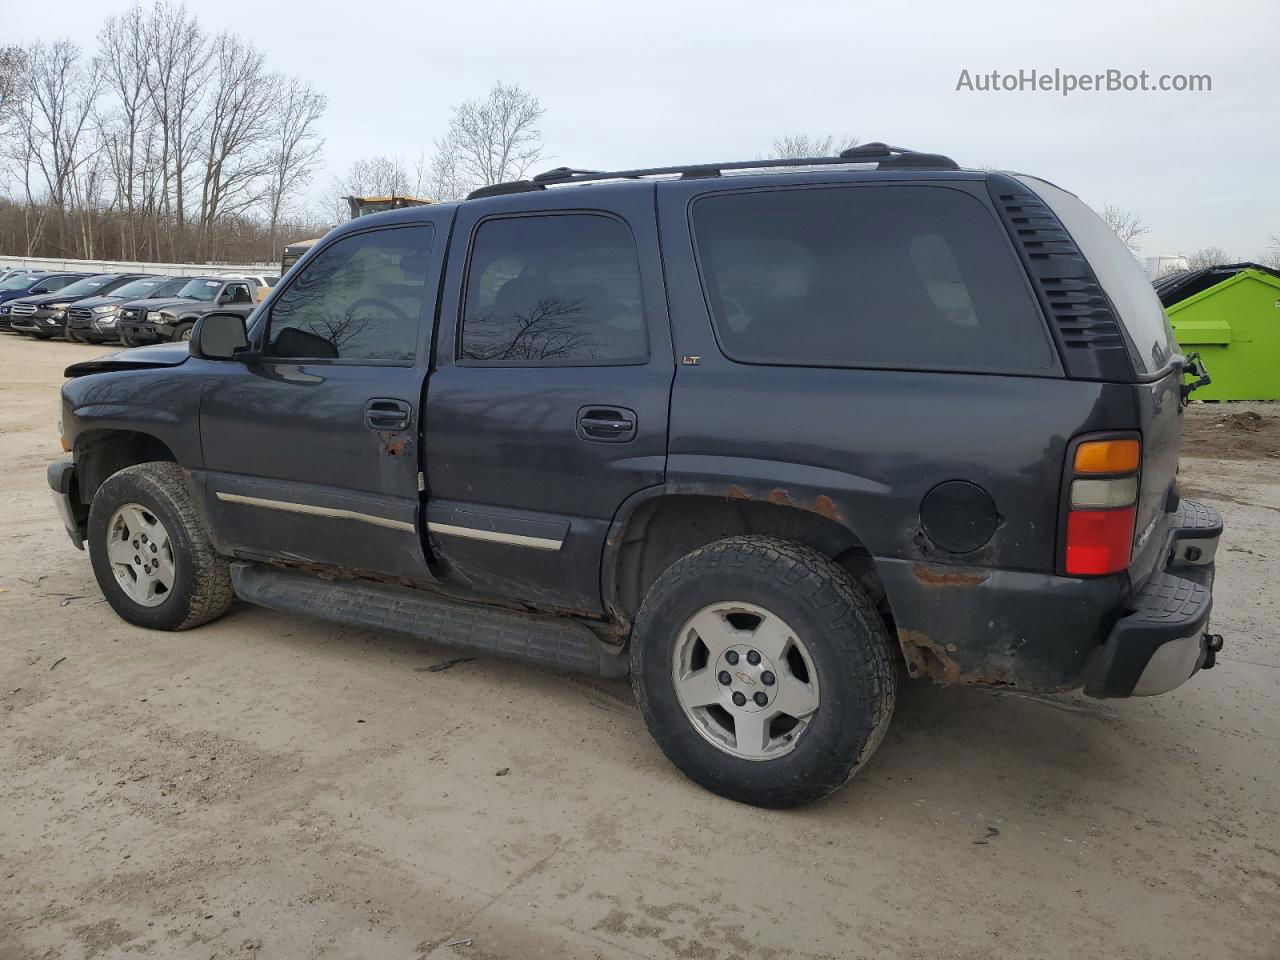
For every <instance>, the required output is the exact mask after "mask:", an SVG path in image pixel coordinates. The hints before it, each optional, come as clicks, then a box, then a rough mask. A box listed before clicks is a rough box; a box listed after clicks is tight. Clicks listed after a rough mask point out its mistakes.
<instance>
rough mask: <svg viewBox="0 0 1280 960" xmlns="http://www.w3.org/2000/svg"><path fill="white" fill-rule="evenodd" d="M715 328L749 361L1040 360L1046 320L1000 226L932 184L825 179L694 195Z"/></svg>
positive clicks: (1014, 364)
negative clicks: (823, 183)
mask: <svg viewBox="0 0 1280 960" xmlns="http://www.w3.org/2000/svg"><path fill="white" fill-rule="evenodd" d="M693 226H694V237H695V242H696V244H697V249H698V256H699V261H700V264H701V268H702V272H703V277H704V281H705V284H706V289H707V295H708V299H709V301H710V304H711V310H712V316H713V320H714V323H715V328H716V334H717V337H718V339H719V341H720V345H721V347H722V349H723V351H724V353H725V354H726V355H727V356H729V357H730V358H731V359H734V360H739V361H742V362H747V363H768V364H797V365H805V366H835V367H842V366H847V367H896V368H903V369H913V368H918V369H944V370H966V371H993V372H1018V373H1032V372H1043V371H1046V370H1049V369H1052V368H1053V367H1054V354H1053V351H1052V344H1051V341H1050V339H1049V335H1048V331H1047V330H1046V328H1045V324H1044V320H1043V317H1042V315H1041V312H1040V309H1039V307H1038V306H1037V304H1036V301H1035V300H1034V298H1033V297H1032V294H1031V291H1030V289H1029V287H1028V283H1027V280H1026V278H1025V276H1024V275H1023V271H1022V268H1021V266H1020V265H1019V263H1018V261H1017V259H1016V258H1015V256H1014V254H1013V251H1012V250H1011V249H1010V245H1009V241H1008V238H1007V236H1006V235H1005V234H1004V231H1003V228H1002V227H1001V226H1000V224H999V223H997V222H996V221H995V219H994V218H993V217H992V216H991V214H990V213H989V211H988V210H987V209H986V207H985V206H984V205H983V204H982V203H981V202H980V201H978V200H976V199H975V198H973V197H970V196H969V195H967V194H965V193H963V192H961V191H959V190H954V189H948V188H943V187H930V186H865V187H864V186H853V187H821V188H819V187H815V188H803V189H778V190H762V191H751V192H747V191H743V192H736V193H727V194H720V195H713V196H710V197H704V198H702V199H700V200H698V201H696V202H695V204H694V207H693Z"/></svg>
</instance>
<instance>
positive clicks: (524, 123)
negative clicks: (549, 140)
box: [427, 81, 546, 199]
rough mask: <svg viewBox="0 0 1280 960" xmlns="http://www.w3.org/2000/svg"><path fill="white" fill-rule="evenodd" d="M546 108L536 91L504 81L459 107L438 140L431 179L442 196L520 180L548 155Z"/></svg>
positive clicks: (429, 180)
mask: <svg viewBox="0 0 1280 960" xmlns="http://www.w3.org/2000/svg"><path fill="white" fill-rule="evenodd" d="M545 112H546V111H545V110H544V109H543V107H542V104H541V102H539V100H538V98H537V97H535V96H534V95H533V94H531V93H529V92H527V91H525V90H522V89H521V88H520V87H519V86H518V85H511V86H507V85H506V84H504V83H502V82H501V81H499V82H498V83H496V84H494V86H493V89H491V90H490V91H489V93H488V94H487V95H486V96H484V97H483V98H481V99H479V100H468V101H466V102H465V103H462V104H460V105H458V106H457V107H454V109H453V118H452V119H451V120H450V121H449V129H448V131H447V132H446V133H445V135H444V136H443V137H442V138H440V139H439V140H437V141H436V144H435V155H434V157H433V159H432V161H431V163H430V165H429V167H428V169H429V175H428V177H427V184H428V188H429V189H433V190H436V191H437V194H436V196H437V199H454V198H456V197H457V196H459V195H462V194H465V193H466V192H468V191H470V190H472V189H474V188H476V187H480V186H488V185H490V184H494V183H502V182H504V181H507V180H519V179H520V178H521V177H523V176H524V175H525V174H526V173H527V172H528V170H529V168H530V167H531V166H533V164H535V163H537V162H538V161H539V160H540V159H541V158H542V156H543V148H542V132H541V131H540V130H539V129H538V121H539V120H541V119H542V116H543V114H544V113H545Z"/></svg>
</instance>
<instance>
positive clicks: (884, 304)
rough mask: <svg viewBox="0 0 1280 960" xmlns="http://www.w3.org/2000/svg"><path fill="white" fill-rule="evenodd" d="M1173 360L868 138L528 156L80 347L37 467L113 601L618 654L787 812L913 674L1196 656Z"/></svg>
mask: <svg viewBox="0 0 1280 960" xmlns="http://www.w3.org/2000/svg"><path fill="white" fill-rule="evenodd" d="M730 173H732V174H733V175H726V174H730ZM1189 370H1192V371H1194V372H1195V373H1196V374H1197V376H1198V377H1199V379H1201V380H1202V379H1203V376H1202V371H1201V370H1200V369H1199V368H1198V367H1197V366H1196V364H1195V363H1194V362H1193V361H1189V360H1188V359H1187V358H1186V357H1184V356H1182V354H1181V353H1180V352H1179V350H1178V345H1177V343H1176V341H1175V340H1174V338H1173V336H1172V334H1171V331H1170V329H1169V325H1168V323H1167V321H1166V319H1165V316H1164V312H1163V311H1162V310H1161V308H1160V304H1159V301H1158V300H1157V299H1156V297H1155V293H1154V292H1153V290H1152V288H1151V285H1150V283H1149V282H1148V281H1147V279H1146V277H1145V276H1144V275H1143V272H1142V269H1141V268H1140V267H1139V266H1138V263H1137V261H1136V260H1135V259H1134V258H1133V256H1132V255H1131V254H1130V253H1129V252H1128V250H1127V249H1126V248H1125V247H1124V245H1123V244H1122V243H1121V242H1120V241H1119V240H1118V239H1117V238H1116V236H1115V234H1114V233H1113V232H1112V231H1111V230H1110V229H1108V227H1107V226H1106V224H1105V223H1104V222H1103V221H1102V220H1101V219H1100V218H1099V217H1098V216H1097V215H1096V214H1094V213H1093V212H1092V211H1091V210H1090V209H1089V208H1088V207H1086V206H1085V205H1084V204H1083V203H1082V202H1081V201H1080V200H1078V199H1077V198H1076V197H1075V196H1073V195H1072V194H1070V193H1067V192H1066V191H1064V190H1062V189H1060V188H1058V187H1056V186H1053V185H1052V184H1049V183H1047V182H1045V181H1043V180H1039V179H1036V178H1034V177H1028V176H1021V175H1018V176H1014V175H1011V174H1005V173H995V172H988V171H981V170H961V169H959V168H958V167H957V165H956V164H955V163H954V162H953V161H951V160H949V159H947V158H946V157H943V156H939V155H934V154H923V153H914V152H911V151H906V150H901V149H898V148H890V147H886V146H885V145H884V144H864V145H861V146H858V147H855V148H852V149H850V150H848V151H845V152H844V153H843V154H841V155H840V156H839V157H829V158H809V159H805V160H798V161H780V160H779V161H744V162H740V163H733V164H724V165H699V166H692V167H676V168H665V169H655V170H629V171H621V172H617V173H592V172H583V171H574V170H567V169H559V170H554V171H549V172H548V173H546V174H543V175H541V176H539V177H536V178H534V179H533V180H531V181H518V182H514V183H507V184H501V185H498V186H496V187H490V188H485V189H482V190H479V191H476V192H475V193H473V194H472V195H471V198H469V199H468V200H466V201H464V202H461V203H450V204H433V205H430V206H423V207H415V208H412V209H405V210H399V211H395V212H390V213H385V214H380V215H376V216H371V217H366V218H363V219H361V220H359V221H356V222H353V223H349V224H345V225H343V226H340V227H338V228H336V229H335V230H333V231H332V232H330V233H329V234H328V235H327V236H326V237H325V238H324V239H323V240H322V241H321V242H320V243H318V244H316V246H315V247H314V248H313V249H311V250H310V251H309V252H308V253H307V254H306V255H305V257H304V258H303V259H302V260H301V261H300V262H299V263H298V264H297V266H296V267H295V268H294V269H293V271H292V272H291V273H290V276H289V279H288V282H287V283H283V284H281V285H280V286H279V287H277V289H275V290H274V291H273V292H272V294H271V296H270V297H269V298H268V299H267V301H266V303H265V304H264V306H263V307H262V308H261V309H259V310H258V311H257V312H256V313H255V314H254V315H253V316H252V318H251V320H249V321H246V319H245V316H244V314H243V313H242V312H241V313H236V314H228V313H227V312H225V311H221V310H218V309H216V308H213V307H211V308H210V310H209V312H207V313H206V314H205V315H204V316H203V318H202V319H201V320H200V322H199V324H198V326H197V327H196V331H195V335H194V337H193V338H192V341H191V343H190V344H189V349H188V345H181V346H179V345H173V346H166V347H144V348H142V349H140V350H134V351H128V352H125V353H120V354H115V355H112V356H109V357H105V358H100V359H97V360H92V361H88V362H84V363H79V364H76V365H74V366H72V367H71V368H69V370H68V371H67V373H68V376H69V377H70V378H71V379H70V380H69V381H68V382H67V383H66V384H65V385H64V386H63V388H62V430H63V444H64V447H65V448H67V449H70V450H72V451H73V456H72V458H71V459H69V460H67V461H64V462H62V463H60V464H55V465H54V466H53V467H51V469H50V471H49V481H50V485H51V486H52V488H53V490H54V492H55V496H56V499H57V502H58V504H59V509H60V511H61V513H62V516H63V519H64V522H65V524H66V527H67V530H68V532H69V533H70V535H71V539H72V541H73V542H74V543H75V544H76V546H83V545H84V544H85V543H87V544H88V549H89V558H90V561H91V563H92V566H93V571H94V574H95V576H96V578H97V581H98V583H99V585H100V587H101V589H102V591H103V593H104V595H105V596H106V598H107V600H108V601H109V602H110V603H111V605H112V607H113V609H115V611H116V612H117V613H118V614H119V615H120V616H121V617H123V618H124V619H125V620H127V621H129V622H130V623H134V624H139V625H142V626H145V627H149V628H152V629H162V630H184V629H187V628H190V627H195V626H198V625H199V624H202V623H205V622H207V621H209V620H212V619H214V618H216V617H218V616H220V615H221V614H222V613H223V612H224V611H226V610H227V608H228V605H229V604H230V603H231V599H232V597H233V595H234V596H239V597H241V598H243V599H244V600H247V601H250V602H253V603H259V604H262V605H264V606H268V607H272V608H275V609H278V610H282V611H286V612H287V613H289V614H291V615H295V616H298V617H325V618H330V619H333V620H336V621H340V622H343V623H348V624H353V625H356V626H359V627H361V628H378V629H386V630H393V631H399V632H402V633H405V634H409V635H412V636H416V637H420V638H423V639H429V640H430V641H432V642H436V643H440V644H444V645H446V646H448V645H452V646H456V647H460V648H464V649H468V650H473V651H480V652H483V653H488V654H493V655H499V656H507V657H514V658H519V659H523V660H526V661H530V662H533V663H538V664H543V665H545V666H549V667H552V668H555V669H561V670H580V671H586V672H590V673H597V674H604V675H609V676H620V675H623V674H626V673H628V672H629V673H630V676H631V682H632V685H633V688H634V690H635V694H636V698H637V700H638V702H639V706H640V710H641V713H642V714H643V716H644V719H645V722H646V724H647V725H648V728H649V730H650V731H651V733H652V734H653V736H654V737H655V738H656V739H657V741H658V743H659V744H660V745H661V747H662V749H663V750H664V751H665V752H666V754H667V756H668V757H670V758H671V760H672V761H673V762H674V763H675V764H676V766H678V767H679V768H680V769H681V770H682V771H684V772H685V773H686V774H687V775H688V776H689V777H691V778H692V779H693V780H695V781H697V782H698V783H700V784H702V785H703V786H705V787H707V788H708V789H710V790H713V791H715V792H717V793H720V794H723V795H725V796H728V797H731V798H734V799H736V800H740V801H743V802H746V803H751V804H758V805H761V806H766V807H784V806H790V805H794V804H798V803H803V802H805V801H808V800H812V799H814V798H816V797H820V796H822V795H824V794H827V793H829V792H830V791H832V790H834V789H836V788H838V787H839V786H840V785H841V784H843V783H845V782H846V781H847V780H848V779H849V778H850V777H851V776H852V775H853V774H854V773H855V772H856V771H857V770H858V769H859V767H861V766H862V764H864V763H865V762H866V760H867V758H868V757H870V756H871V755H872V753H873V752H874V751H875V749H876V747H877V745H878V744H879V743H880V741H881V738H882V737H883V736H884V734H885V730H886V729H887V727H888V724H889V719H890V716H891V715H892V713H893V709H894V701H895V697H896V693H897V687H898V683H899V667H900V665H904V666H905V671H906V673H907V674H908V675H909V676H910V677H914V678H928V679H930V680H933V681H936V682H938V683H942V684H965V683H973V684H990V685H995V686H1000V687H1003V688H1007V689H1011V690H1018V691H1063V690H1072V689H1078V688H1083V690H1084V692H1085V693H1086V694H1088V695H1090V696H1094V697H1129V696H1145V695H1149V694H1156V693H1161V692H1164V691H1167V690H1170V689H1172V688H1174V687H1177V686H1178V685H1180V684H1182V683H1183V682H1185V681H1186V680H1188V678H1190V677H1191V676H1192V675H1193V674H1195V673H1196V672H1197V671H1199V670H1203V669H1207V668H1209V667H1212V666H1213V665H1214V662H1215V657H1216V653H1217V651H1218V650H1219V648H1220V647H1221V637H1219V636H1217V635H1215V634H1212V633H1210V632H1209V627H1208V623H1209V613H1210V607H1211V601H1212V586H1213V578H1214V559H1215V551H1216V547H1217V544H1218V541H1219V537H1220V534H1221V532H1222V521H1221V519H1220V518H1219V516H1218V514H1217V513H1216V511H1214V509H1213V508H1212V507H1210V506H1208V505H1206V504H1203V503H1200V502H1197V501H1195V500H1190V499H1186V498H1184V497H1182V496H1181V495H1180V492H1179V490H1178V483H1177V466H1178V448H1179V445H1180V439H1181V431H1182V408H1183V403H1184V400H1185V398H1186V394H1187V391H1188V390H1190V389H1191V388H1192V387H1193V384H1186V383H1184V375H1185V374H1186V373H1187V372H1188V371H1189ZM1064 736H1065V735H1064Z"/></svg>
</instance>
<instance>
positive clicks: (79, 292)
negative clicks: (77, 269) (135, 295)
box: [62, 274, 122, 297]
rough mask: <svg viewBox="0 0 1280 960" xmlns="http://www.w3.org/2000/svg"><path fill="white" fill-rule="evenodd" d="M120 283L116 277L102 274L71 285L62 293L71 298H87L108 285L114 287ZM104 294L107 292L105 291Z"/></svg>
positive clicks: (64, 288) (63, 289)
mask: <svg viewBox="0 0 1280 960" xmlns="http://www.w3.org/2000/svg"><path fill="white" fill-rule="evenodd" d="M116 282H122V281H118V280H117V278H116V277H113V276H111V275H110V274H102V275H100V276H96V277H85V278H84V279H83V280H77V281H75V282H74V283H69V284H67V285H66V286H65V287H63V288H62V292H63V293H65V294H66V295H67V296H69V297H87V296H89V295H90V294H92V293H95V292H96V291H99V290H102V289H103V287H106V286H107V285H108V284H112V285H114V284H115V283H116ZM103 292H104V293H105V292H106V291H103Z"/></svg>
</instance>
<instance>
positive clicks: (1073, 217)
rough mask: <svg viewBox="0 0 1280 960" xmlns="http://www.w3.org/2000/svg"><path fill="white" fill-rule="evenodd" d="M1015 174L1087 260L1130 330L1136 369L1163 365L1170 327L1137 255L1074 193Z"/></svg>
mask: <svg viewBox="0 0 1280 960" xmlns="http://www.w3.org/2000/svg"><path fill="white" fill-rule="evenodd" d="M1018 179H1019V180H1021V181H1022V182H1023V183H1025V184H1026V185H1027V186H1029V187H1031V189H1033V190H1034V191H1035V192H1036V193H1038V194H1040V197H1041V199H1042V200H1044V202H1045V203H1047V204H1048V205H1049V208H1050V209H1051V210H1053V212H1054V214H1055V215H1056V216H1057V217H1058V219H1059V220H1061V221H1062V225H1063V226H1064V227H1066V228H1067V233H1069V234H1071V239H1073V240H1074V241H1075V242H1076V245H1077V246H1078V247H1079V248H1080V252H1081V253H1083V254H1084V255H1085V259H1086V260H1088V261H1089V266H1090V267H1092V268H1093V273H1094V276H1096V277H1097V278H1098V282H1099V283H1100V284H1102V289H1103V290H1105V291H1106V292H1107V297H1108V298H1109V299H1110V300H1111V305H1112V306H1113V307H1114V308H1115V311H1116V314H1117V315H1118V316H1119V318H1120V322H1121V323H1122V324H1124V328H1125V331H1126V332H1127V333H1128V334H1129V341H1130V348H1131V349H1130V354H1131V355H1133V356H1134V359H1135V360H1136V362H1137V364H1138V369H1139V370H1142V371H1145V372H1147V373H1154V372H1156V371H1157V370H1162V369H1163V368H1164V367H1165V365H1166V364H1168V362H1169V359H1170V357H1171V356H1172V355H1173V354H1174V352H1175V347H1174V338H1173V328H1172V327H1171V326H1170V325H1169V318H1168V317H1167V316H1166V315H1165V312H1164V307H1163V306H1162V305H1161V304H1160V298H1159V297H1158V296H1156V292H1155V289H1154V288H1153V287H1152V286H1151V281H1150V280H1148V279H1147V274H1146V271H1145V270H1143V269H1142V266H1141V264H1139V263H1138V259H1137V258H1136V257H1135V256H1134V255H1133V253H1132V252H1130V250H1129V248H1128V247H1126V246H1125V245H1124V243H1122V242H1121V240H1120V238H1119V237H1118V236H1116V232H1115V231H1114V230H1112V229H1111V228H1110V227H1108V226H1107V225H1106V223H1105V222H1104V221H1103V219H1102V218H1101V217H1099V216H1098V215H1097V214H1096V213H1094V212H1093V211H1092V210H1091V209H1089V207H1088V206H1087V205H1086V204H1085V203H1084V202H1083V201H1081V200H1080V199H1079V198H1078V197H1075V196H1073V195H1072V194H1070V193H1067V191H1065V190H1060V189H1059V188H1057V187H1055V186H1054V185H1053V184H1051V183H1046V182H1045V181H1043V180H1037V179H1035V178H1034V177H1019V178H1018Z"/></svg>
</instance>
